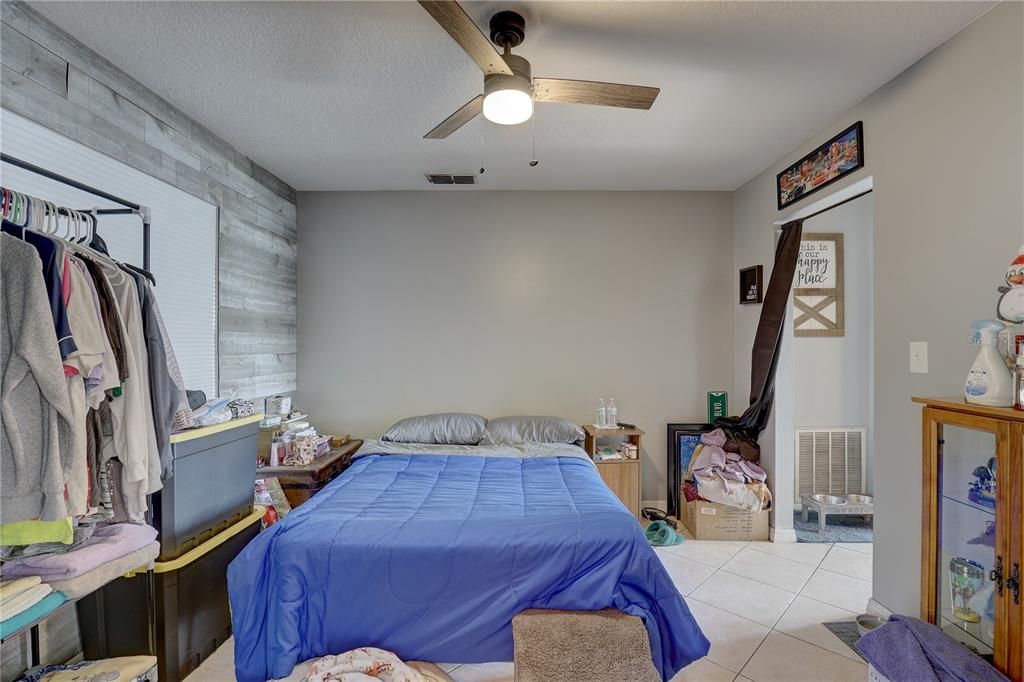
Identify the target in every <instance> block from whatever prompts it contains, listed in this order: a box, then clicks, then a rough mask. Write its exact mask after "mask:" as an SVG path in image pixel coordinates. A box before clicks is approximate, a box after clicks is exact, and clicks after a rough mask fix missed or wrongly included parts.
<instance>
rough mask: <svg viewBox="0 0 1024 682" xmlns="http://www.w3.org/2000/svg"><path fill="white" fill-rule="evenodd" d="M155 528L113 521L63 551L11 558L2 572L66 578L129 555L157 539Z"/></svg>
mask: <svg viewBox="0 0 1024 682" xmlns="http://www.w3.org/2000/svg"><path fill="white" fill-rule="evenodd" d="M156 535H157V533H156V529H155V528H153V527H152V526H147V525H144V524H134V523H116V524H113V525H110V526H103V527H100V528H97V529H96V532H95V533H93V535H92V537H91V538H89V539H88V540H86V541H85V542H84V543H83V544H82V546H81V547H77V548H75V549H73V550H71V551H70V552H67V553H65V554H46V555H42V556H33V557H24V558H21V559H12V560H10V561H8V562H6V563H5V564H4V575H5V576H7V577H10V578H20V577H23V576H30V575H38V576H40V577H42V579H43V580H45V581H46V582H48V583H52V582H53V581H55V580H67V579H69V578H75V577H77V576H80V575H82V574H83V573H88V572H89V571H91V570H93V569H94V568H97V567H98V566H101V565H102V564H105V563H107V562H109V561H112V560H114V559H118V558H120V557H123V556H125V555H126V554H130V553H132V552H134V551H136V550H138V549H141V548H142V547H145V546H146V545H148V544H149V543H151V542H153V541H154V540H156Z"/></svg>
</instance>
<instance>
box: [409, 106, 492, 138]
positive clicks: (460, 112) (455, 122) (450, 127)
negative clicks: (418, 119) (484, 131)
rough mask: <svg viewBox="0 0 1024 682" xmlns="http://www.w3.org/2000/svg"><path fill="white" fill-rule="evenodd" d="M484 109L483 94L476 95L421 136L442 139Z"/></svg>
mask: <svg viewBox="0 0 1024 682" xmlns="http://www.w3.org/2000/svg"><path fill="white" fill-rule="evenodd" d="M483 109H484V96H483V95H477V96H476V97H474V98H473V99H471V100H469V101H468V102H466V103H465V104H463V105H462V106H461V107H459V108H458V109H457V110H456V111H455V113H454V114H452V115H451V116H449V117H448V118H446V119H445V120H443V121H441V122H440V123H438V124H437V127H435V128H434V129H433V130H431V131H430V132H429V133H427V134H426V135H424V136H423V139H424V140H443V139H444V138H446V137H448V136H449V135H451V134H452V133H454V132H455V131H456V130H458V129H459V128H461V127H462V126H464V125H466V124H467V123H469V122H470V121H472V120H473V119H474V118H476V117H477V116H479V115H480V112H481V111H483Z"/></svg>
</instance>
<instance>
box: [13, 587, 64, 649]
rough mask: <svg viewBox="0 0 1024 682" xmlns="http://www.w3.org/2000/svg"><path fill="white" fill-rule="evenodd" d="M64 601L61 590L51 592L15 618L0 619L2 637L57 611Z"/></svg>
mask: <svg viewBox="0 0 1024 682" xmlns="http://www.w3.org/2000/svg"><path fill="white" fill-rule="evenodd" d="M63 603H64V595H63V594H61V593H60V592H51V593H50V594H48V595H47V596H46V597H44V598H43V600H42V601H41V602H39V603H38V604H36V605H35V606H33V607H31V608H29V609H27V610H25V611H22V612H21V613H19V614H18V615H17V616H15V617H14V618H8V619H7V620H4V621H0V639H7V638H8V637H9V636H10V635H12V634H14V633H15V632H17V631H18V630H20V629H22V628H23V627H25V626H26V625H29V624H30V623H34V622H36V621H37V620H39V619H40V618H42V617H43V616H46V615H49V614H51V613H53V612H54V611H56V610H57V609H58V608H59V607H60V605H61V604H63Z"/></svg>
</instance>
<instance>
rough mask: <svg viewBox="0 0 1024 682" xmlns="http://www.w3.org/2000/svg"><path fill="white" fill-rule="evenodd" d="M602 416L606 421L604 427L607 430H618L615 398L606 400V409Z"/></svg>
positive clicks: (617, 411) (617, 410) (617, 412)
mask: <svg viewBox="0 0 1024 682" xmlns="http://www.w3.org/2000/svg"><path fill="white" fill-rule="evenodd" d="M604 414H605V418H606V419H607V420H608V421H606V422H605V426H607V427H608V428H609V429H617V428H619V408H617V407H615V398H608V407H606V408H605V411H604Z"/></svg>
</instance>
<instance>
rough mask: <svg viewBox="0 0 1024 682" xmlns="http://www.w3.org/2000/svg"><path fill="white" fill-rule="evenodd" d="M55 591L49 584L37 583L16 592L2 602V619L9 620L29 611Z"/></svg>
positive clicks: (0, 613) (0, 603)
mask: <svg viewBox="0 0 1024 682" xmlns="http://www.w3.org/2000/svg"><path fill="white" fill-rule="evenodd" d="M51 592H53V588H52V587H50V586H49V585H45V584H44V585H36V586H34V587H30V588H28V589H27V590H25V591H24V592H22V593H21V594H16V595H14V596H13V597H11V598H10V599H5V600H4V601H2V602H0V620H7V619H8V618H13V617H14V616H17V615H18V614H19V613H21V612H22V611H27V610H28V609H30V608H32V607H33V606H34V605H36V604H38V603H39V602H41V601H42V600H43V598H44V597H46V595H48V594H50V593H51Z"/></svg>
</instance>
